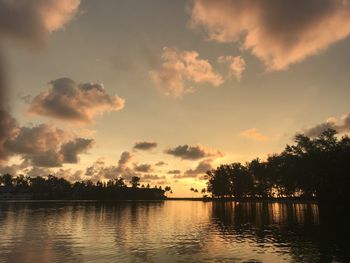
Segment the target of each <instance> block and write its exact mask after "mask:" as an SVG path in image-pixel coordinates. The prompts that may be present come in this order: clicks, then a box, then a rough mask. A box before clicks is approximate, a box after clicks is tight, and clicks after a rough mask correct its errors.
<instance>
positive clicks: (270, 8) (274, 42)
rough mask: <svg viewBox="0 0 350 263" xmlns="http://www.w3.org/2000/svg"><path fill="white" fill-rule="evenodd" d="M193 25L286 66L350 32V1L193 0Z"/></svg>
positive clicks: (275, 66)
mask: <svg viewBox="0 0 350 263" xmlns="http://www.w3.org/2000/svg"><path fill="white" fill-rule="evenodd" d="M191 26H192V27H203V28H204V29H205V30H206V31H207V33H208V36H209V39H211V40H214V41H218V42H226V43H228V42H231V43H238V44H239V45H241V48H242V49H245V50H250V51H251V52H252V54H254V55H255V56H256V57H258V58H259V59H261V60H262V61H263V62H264V63H265V65H266V66H267V68H268V69H270V70H282V69H286V68H287V67H288V66H289V65H290V64H293V63H297V62H299V61H302V60H304V59H305V58H307V57H310V56H312V55H315V54H317V53H319V52H321V51H323V50H325V49H327V48H328V47H329V46H330V45H331V44H333V43H336V42H338V41H340V40H342V39H344V38H346V37H348V36H349V34H350V2H349V1H348V0H305V1H295V0H283V1H280V0H264V1H260V0H252V1H246V0H235V1H232V0H216V1H212V0H194V1H193V5H192V10H191Z"/></svg>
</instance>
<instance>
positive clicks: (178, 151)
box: [165, 144, 222, 160]
mask: <svg viewBox="0 0 350 263" xmlns="http://www.w3.org/2000/svg"><path fill="white" fill-rule="evenodd" d="M165 153H167V154H170V155H173V156H175V157H179V158H181V159H186V160H198V159H201V158H204V157H209V156H221V155H222V153H220V152H213V151H211V150H208V149H205V148H204V147H203V146H201V145H197V146H189V145H187V144H185V145H179V146H177V147H175V148H170V149H167V150H165Z"/></svg>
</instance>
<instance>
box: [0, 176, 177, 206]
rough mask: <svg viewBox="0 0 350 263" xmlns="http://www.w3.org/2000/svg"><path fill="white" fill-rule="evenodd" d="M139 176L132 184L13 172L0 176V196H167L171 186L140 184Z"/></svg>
mask: <svg viewBox="0 0 350 263" xmlns="http://www.w3.org/2000/svg"><path fill="white" fill-rule="evenodd" d="M139 182H140V178H139V177H136V176H134V177H132V178H131V181H130V185H131V186H130V187H128V186H127V185H126V184H125V182H124V179H123V178H117V179H114V180H109V181H108V182H100V181H98V182H96V183H93V182H92V181H81V182H75V183H71V182H69V181H67V180H65V179H64V178H58V177H55V176H52V175H49V176H48V177H47V178H44V177H41V176H38V177H34V178H31V177H26V176H23V175H20V176H17V177H12V176H11V175H10V174H4V175H0V198H6V199H12V198H24V199H37V200H58V199H70V200H159V199H165V198H166V196H165V193H166V192H168V191H169V192H170V191H171V188H170V186H167V187H165V188H164V189H162V187H156V186H155V187H153V188H151V186H150V185H149V184H147V186H144V185H142V186H141V187H139V185H140V183H139Z"/></svg>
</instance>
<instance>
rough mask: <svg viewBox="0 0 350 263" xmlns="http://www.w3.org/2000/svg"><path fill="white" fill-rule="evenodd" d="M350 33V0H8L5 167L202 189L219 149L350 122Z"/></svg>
mask: <svg viewBox="0 0 350 263" xmlns="http://www.w3.org/2000/svg"><path fill="white" fill-rule="evenodd" d="M349 36H350V1H348V0H306V1H295V0H283V1H281V0H265V1H258V0H231V1H230V0H216V1H214V0H193V1H185V0H149V1H140V0H120V1H115V0H104V1H97V0H81V1H79V0H60V1H54V0H38V1H30V0H23V1H14V0H0V47H1V50H0V51H1V53H2V56H1V64H2V65H3V66H2V67H3V70H2V71H3V72H1V74H2V75H4V76H5V80H6V81H4V84H2V85H3V87H2V89H3V91H2V94H4V96H5V99H4V100H3V101H2V102H1V103H2V108H3V109H5V110H6V112H7V113H6V114H4V116H3V117H2V119H1V126H2V128H1V129H2V132H0V158H1V160H0V165H1V168H0V173H5V172H10V173H12V174H13V175H16V174H21V173H23V174H28V175H30V176H34V175H45V174H48V173H52V174H55V175H57V176H63V177H66V178H67V179H69V180H72V181H74V180H87V179H90V180H93V181H96V180H108V179H111V178H115V177H116V176H122V177H124V178H125V179H126V180H127V181H129V180H130V178H131V176H135V175H136V176H139V177H141V182H142V183H144V184H147V183H150V184H151V185H158V186H159V185H161V186H162V187H164V186H166V185H171V187H172V189H173V191H174V194H173V196H191V195H192V194H191V192H190V191H189V189H190V188H191V187H195V188H198V189H201V188H203V187H204V186H205V181H204V180H203V175H204V173H205V171H206V170H209V169H211V168H215V167H216V166H217V165H219V164H220V163H230V162H245V161H249V160H251V159H253V158H255V157H260V158H262V159H264V158H266V157H267V155H268V154H271V153H274V152H279V151H281V150H283V148H284V146H285V145H286V144H287V143H291V142H292V139H293V136H294V135H295V134H296V133H297V132H305V133H306V134H308V135H310V136H315V135H317V134H318V133H319V132H320V131H321V130H322V129H324V128H326V127H331V128H334V129H337V130H338V131H339V132H340V133H346V132H349V131H350V115H348V114H349V98H350V89H349V87H348V83H349V82H350V74H349V68H350V39H349ZM0 86H1V84H0ZM5 91H6V93H5ZM0 97H2V95H1V94H0Z"/></svg>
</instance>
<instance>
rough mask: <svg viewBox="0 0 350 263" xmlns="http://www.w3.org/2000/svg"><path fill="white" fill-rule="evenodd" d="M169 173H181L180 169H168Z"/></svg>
mask: <svg viewBox="0 0 350 263" xmlns="http://www.w3.org/2000/svg"><path fill="white" fill-rule="evenodd" d="M168 174H181V171H180V170H170V171H168Z"/></svg>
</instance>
